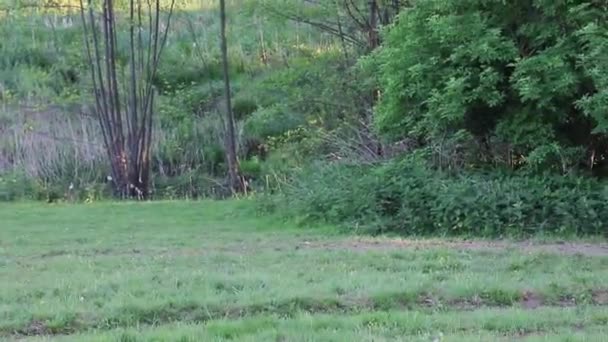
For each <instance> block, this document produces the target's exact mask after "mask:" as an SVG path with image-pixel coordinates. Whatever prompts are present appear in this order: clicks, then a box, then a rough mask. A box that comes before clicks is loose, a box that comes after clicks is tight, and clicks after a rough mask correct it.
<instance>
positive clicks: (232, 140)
mask: <svg viewBox="0 0 608 342" xmlns="http://www.w3.org/2000/svg"><path fill="white" fill-rule="evenodd" d="M220 21H221V34H220V40H221V47H222V64H223V69H224V70H223V71H224V93H225V94H224V96H225V98H226V130H227V136H226V159H227V161H228V177H229V181H230V190H231V191H232V193H237V192H241V191H243V190H244V189H243V182H242V181H241V177H240V175H239V165H238V159H237V155H236V134H235V129H234V115H233V113H232V102H231V95H230V75H229V72H228V44H227V42H226V1H225V0H220Z"/></svg>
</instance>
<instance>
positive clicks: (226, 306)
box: [0, 201, 608, 342]
mask: <svg viewBox="0 0 608 342" xmlns="http://www.w3.org/2000/svg"><path fill="white" fill-rule="evenodd" d="M607 290H608V247H607V246H606V244H603V243H597V244H582V243H561V244H560V243H553V244H551V245H535V244H533V245H530V244H528V243H516V242H511V243H506V242H496V243H491V242H479V241H478V242H464V241H446V240H439V239H437V240H404V239H397V238H388V237H384V238H371V237H361V236H359V237H356V236H349V235H344V234H340V233H339V232H337V231H336V230H333V229H330V228H314V227H310V228H301V227H300V228H297V227H295V226H294V225H291V224H289V223H287V222H283V221H281V220H278V219H276V218H272V217H258V216H257V215H255V213H254V211H253V210H252V209H251V205H250V203H248V202H246V201H241V202H239V201H226V202H154V203H138V204H136V203H120V204H113V203H99V204H89V205H84V204H83V205H67V204H66V205H63V204H59V205H47V204H0V340H3V341H180V342H185V341H607V340H608V291H607Z"/></svg>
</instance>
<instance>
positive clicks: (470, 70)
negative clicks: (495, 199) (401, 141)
mask: <svg viewBox="0 0 608 342" xmlns="http://www.w3.org/2000/svg"><path fill="white" fill-rule="evenodd" d="M607 25H608V4H607V3H606V2H605V1H586V0H534V1H503V0H421V1H416V3H415V5H414V6H413V7H412V8H411V9H408V10H406V11H404V12H402V15H401V16H400V18H399V20H398V22H397V23H396V24H395V25H394V26H393V27H390V28H389V29H388V30H387V32H386V34H385V39H386V41H385V44H384V46H383V48H381V49H380V50H378V51H377V53H376V54H375V55H374V56H373V58H372V60H373V64H375V65H377V67H378V69H377V70H378V72H379V74H380V76H379V81H380V85H381V88H382V89H383V96H382V101H381V103H380V105H379V107H378V115H377V116H376V122H377V125H378V127H379V128H380V129H381V130H382V131H383V132H385V133H386V134H388V135H390V136H392V137H393V138H403V137H412V136H415V137H418V138H420V139H423V140H426V141H437V140H441V139H446V138H450V137H452V136H454V135H457V134H459V133H461V132H462V131H464V132H466V133H467V134H469V135H470V136H471V138H472V140H474V141H475V142H476V144H478V145H480V146H482V147H483V149H485V151H484V152H485V154H487V155H492V154H500V153H501V152H500V151H499V150H500V149H501V148H502V147H503V146H505V145H506V146H507V147H508V150H509V151H508V152H507V153H511V152H513V153H514V154H515V155H516V157H518V158H519V159H520V161H521V162H522V163H525V162H526V158H527V157H528V156H529V155H530V154H533V153H534V151H536V150H538V149H541V150H546V149H547V146H553V147H556V146H557V147H559V148H562V149H564V150H567V149H569V148H576V147H582V148H583V151H585V150H587V151H597V153H599V154H602V155H603V154H604V152H603V151H606V147H607V146H608V145H606V135H605V134H604V133H605V132H606V130H607V129H608V112H606V110H605V108H606V106H607V105H608V96H607V94H608V88H607V87H606V85H607V83H606V80H607V79H606V77H607V75H608V73H606V70H607V67H608V65H607V64H606V61H607V59H606V55H607V52H608V35H607V34H606V32H608V26H607ZM536 155H538V153H536ZM583 159H585V154H584V153H582V154H581V153H579V154H578V156H577V160H576V162H580V161H581V160H583ZM597 160H599V159H596V161H597ZM591 163H593V162H591Z"/></svg>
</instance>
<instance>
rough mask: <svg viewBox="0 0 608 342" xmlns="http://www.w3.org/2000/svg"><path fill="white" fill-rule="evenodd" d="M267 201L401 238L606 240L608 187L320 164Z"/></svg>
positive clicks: (310, 217) (409, 163) (548, 178)
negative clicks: (579, 238) (560, 237)
mask: <svg viewBox="0 0 608 342" xmlns="http://www.w3.org/2000/svg"><path fill="white" fill-rule="evenodd" d="M294 179H295V180H294V181H293V183H292V185H291V186H285V187H284V188H283V192H282V194H281V195H279V196H277V197H275V198H270V199H268V200H267V201H265V202H263V203H264V204H266V205H270V206H271V207H270V208H272V209H274V210H275V211H277V212H283V213H288V215H291V216H297V217H300V218H301V219H302V220H303V221H304V222H306V223H308V222H330V223H338V224H343V225H344V226H346V227H348V228H349V229H354V230H359V231H366V232H375V233H384V232H396V233H400V234H403V235H433V236H437V235H440V236H470V237H476V238H480V237H487V238H496V237H519V238H521V237H530V236H538V235H549V236H550V235H553V236H569V237H572V236H585V235H587V236H601V235H603V234H606V233H607V231H606V225H605V222H606V221H607V220H608V210H606V209H605V206H604V203H606V201H607V200H608V186H607V183H606V182H603V181H598V180H593V179H589V178H582V177H580V178H579V177H576V176H556V175H515V174H509V173H496V172H491V173H488V174H485V173H481V172H477V173H464V174H458V175H451V174H448V173H445V172H440V171H434V170H432V169H429V168H427V167H423V166H420V164H419V163H418V162H416V161H413V160H410V159H406V160H404V161H391V162H387V163H384V164H380V165H376V166H362V165H352V164H342V163H317V164H315V165H314V166H313V167H310V168H306V169H304V170H303V171H301V172H300V173H298V174H297V176H295V177H294Z"/></svg>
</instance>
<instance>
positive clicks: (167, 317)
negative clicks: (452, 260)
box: [0, 290, 608, 338]
mask: <svg viewBox="0 0 608 342" xmlns="http://www.w3.org/2000/svg"><path fill="white" fill-rule="evenodd" d="M593 294H594V295H593V296H592V298H591V299H590V300H588V302H587V303H586V304H593V305H599V306H603V305H608V290H597V291H594V292H593ZM574 297H575V296H570V295H567V296H564V297H563V298H574ZM576 304H578V303H576V301H570V300H566V299H564V300H561V299H560V300H557V301H552V300H548V299H546V298H545V297H544V296H543V295H542V294H540V293H534V292H524V293H503V292H500V293H498V292H496V291H494V292H490V293H481V294H478V295H474V296H472V297H462V298H442V297H441V296H437V295H429V294H421V293H408V292H398V293H386V294H380V295H376V296H373V297H369V298H352V297H342V298H315V297H297V298H290V299H286V300H282V301H271V302H264V303H257V304H256V303H253V304H249V305H243V306H238V305H237V306H225V305H222V306H208V305H204V304H199V303H183V304H177V303H167V304H166V305H161V306H155V307H139V306H126V307H123V308H122V309H121V310H118V311H117V312H116V313H115V315H114V316H113V317H94V316H91V315H75V316H74V317H73V319H70V320H66V321H64V322H62V324H60V325H58V324H57V323H55V324H51V323H50V322H51V321H52V318H50V317H49V318H48V319H41V318H38V319H35V320H32V321H30V322H29V323H27V324H25V325H23V326H19V327H13V328H12V329H10V328H8V327H5V328H4V329H2V330H0V337H2V336H12V337H14V338H19V337H23V336H42V335H45V336H53V335H70V334H74V333H78V332H83V331H87V330H91V329H95V330H111V329H116V328H127V327H132V326H140V325H154V326H157V325H163V324H170V323H174V322H182V323H204V322H208V321H211V320H217V319H241V318H246V317H253V316H257V315H276V316H279V317H285V318H291V317H293V316H294V315H296V314H298V313H302V312H307V313H310V314H350V313H359V312H364V311H378V310H381V311H390V310H430V311H436V310H447V311H473V310H478V309H481V308H512V307H521V308H524V309H528V310H534V309H538V308H542V307H570V306H574V305H576Z"/></svg>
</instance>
